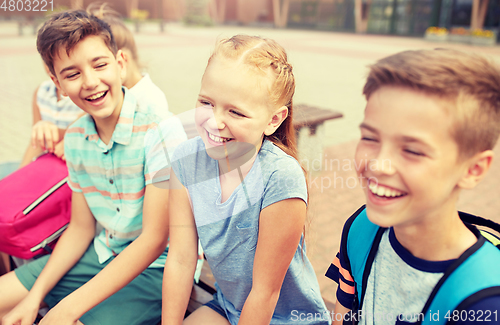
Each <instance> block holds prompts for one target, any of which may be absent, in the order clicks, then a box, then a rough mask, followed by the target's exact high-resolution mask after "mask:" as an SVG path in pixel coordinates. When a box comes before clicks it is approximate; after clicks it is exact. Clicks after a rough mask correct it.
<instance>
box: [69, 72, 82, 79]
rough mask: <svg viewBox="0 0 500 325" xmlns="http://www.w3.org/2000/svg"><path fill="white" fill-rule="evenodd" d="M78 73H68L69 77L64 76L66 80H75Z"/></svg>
mask: <svg viewBox="0 0 500 325" xmlns="http://www.w3.org/2000/svg"><path fill="white" fill-rule="evenodd" d="M78 74H79V73H78V72H75V73H70V74H69V75H67V76H66V79H75V78H76V77H77V76H78Z"/></svg>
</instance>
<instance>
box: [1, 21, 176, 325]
mask: <svg viewBox="0 0 500 325" xmlns="http://www.w3.org/2000/svg"><path fill="white" fill-rule="evenodd" d="M37 48H38V51H39V52H40V54H41V56H42V58H43V60H44V61H45V63H46V64H47V66H48V67H49V69H50V72H51V74H52V76H51V78H52V80H53V81H54V83H55V84H56V85H57V87H58V88H59V89H60V90H61V91H62V92H63V93H64V94H65V95H68V96H69V97H70V98H71V100H72V101H73V102H74V103H75V104H76V105H78V106H79V107H80V108H81V109H82V110H83V111H85V112H86V113H87V114H86V115H84V116H83V117H81V118H80V119H78V120H77V121H76V122H75V123H73V124H72V125H71V126H70V127H69V129H68V131H67V132H66V136H65V154H66V160H67V164H68V170H69V182H68V183H69V185H70V187H71V189H72V190H73V196H72V212H71V213H72V214H71V222H70V224H69V226H68V228H67V230H66V231H65V232H64V234H63V235H62V236H61V238H60V239H59V242H58V245H57V246H56V248H55V249H54V252H53V253H52V254H51V255H50V256H49V255H47V256H45V257H43V258H40V259H38V260H36V261H34V262H32V263H30V264H27V265H25V266H23V267H21V268H19V269H17V270H16V271H15V272H11V273H9V274H6V275H5V276H3V277H1V278H0V317H2V316H3V318H2V322H1V324H3V325H11V324H32V323H33V321H34V320H35V317H36V315H37V312H38V309H39V307H40V306H41V305H44V304H46V305H48V307H50V308H51V309H50V311H49V312H48V313H47V315H46V316H45V317H44V318H43V319H42V321H41V323H40V324H43V325H46V324H81V323H84V324H86V325H89V324H156V323H158V321H159V320H160V317H161V282H162V277H163V265H164V263H165V259H166V245H167V238H168V219H167V215H166V211H167V207H166V204H164V203H159V202H167V199H166V198H167V197H168V192H167V190H165V189H162V188H161V187H162V186H154V185H153V184H152V179H153V176H155V175H154V171H152V170H148V166H147V165H146V163H145V159H146V158H145V157H146V156H147V155H148V152H147V149H145V148H148V147H151V146H148V143H153V144H154V143H157V142H158V140H157V138H158V133H159V131H158V129H155V126H156V123H157V122H158V120H159V118H158V117H157V116H156V115H155V114H154V111H153V110H152V108H150V107H139V106H138V105H137V103H136V100H135V98H134V97H133V95H132V94H131V93H130V92H129V91H128V90H127V89H126V88H124V87H122V86H121V78H123V76H124V74H125V66H124V63H123V55H122V53H121V51H118V50H117V48H116V44H115V41H114V39H113V35H112V33H111V30H110V28H109V26H108V25H107V24H106V23H105V22H103V21H101V20H99V19H97V18H96V17H94V16H89V15H88V14H87V13H85V12H84V11H67V12H61V13H58V14H55V15H54V16H52V17H51V18H50V19H49V20H48V21H47V22H46V23H45V24H44V26H43V27H42V28H41V29H40V31H39V33H38V39H37ZM169 121H170V122H168V121H167V122H162V132H163V134H162V135H161V139H162V140H166V141H171V140H177V141H181V140H182V139H185V137H186V135H185V133H184V130H183V128H182V124H181V123H180V121H179V120H177V119H170V120H169ZM164 123H167V127H165V125H164ZM145 144H146V145H145ZM167 161H168V159H167ZM163 167H167V168H165V170H168V167H169V166H162V168H163ZM155 179H158V175H156V176H155ZM161 180H163V181H165V182H168V175H164V176H163V177H162V178H161ZM163 188H164V187H163ZM96 222H98V223H100V224H101V225H102V226H103V228H104V229H103V230H102V232H100V233H99V234H98V235H97V236H95V225H96Z"/></svg>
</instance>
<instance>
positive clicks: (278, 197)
mask: <svg viewBox="0 0 500 325" xmlns="http://www.w3.org/2000/svg"><path fill="white" fill-rule="evenodd" d="M274 163H275V164H276V166H265V167H264V166H262V167H261V168H262V169H263V170H264V169H265V168H269V167H271V168H270V170H272V174H271V175H270V177H269V180H268V181H267V184H265V190H264V197H263V201H262V209H264V208H265V207H267V206H269V205H271V204H274V203H276V202H279V201H282V200H286V199H291V198H298V199H302V200H303V201H304V202H305V203H306V204H307V185H306V178H305V175H304V172H303V170H302V168H301V167H300V165H299V163H298V162H297V161H296V160H295V159H294V158H292V157H290V156H286V157H282V158H280V159H278V160H276V161H275V162H274Z"/></svg>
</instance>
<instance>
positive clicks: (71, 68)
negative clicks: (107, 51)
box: [59, 55, 108, 74]
mask: <svg viewBox="0 0 500 325" xmlns="http://www.w3.org/2000/svg"><path fill="white" fill-rule="evenodd" d="M106 58H108V56H107V55H101V56H96V57H95V58H93V59H92V61H91V62H95V61H99V60H100V59H106ZM73 69H76V65H70V66H69V67H66V68H64V69H62V70H61V71H59V74H62V73H63V72H65V71H68V70H73Z"/></svg>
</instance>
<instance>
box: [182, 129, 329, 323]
mask: <svg viewBox="0 0 500 325" xmlns="http://www.w3.org/2000/svg"><path fill="white" fill-rule="evenodd" d="M172 168H173V170H174V172H175V174H176V176H177V177H178V178H179V180H180V181H181V182H182V184H183V185H184V186H185V187H186V188H187V189H188V191H189V196H190V199H191V203H192V209H193V213H194V217H195V221H196V227H197V231H198V236H199V238H200V241H201V245H202V247H203V249H204V252H205V256H206V258H207V261H208V263H209V265H210V268H211V270H212V272H213V274H214V277H215V279H216V281H217V283H216V288H217V301H218V303H219V304H220V305H221V307H222V308H223V309H224V310H225V312H226V314H227V316H228V319H229V322H230V323H231V324H237V323H238V320H239V316H240V313H241V310H242V308H243V305H244V303H245V300H246V298H247V296H248V294H249V293H250V290H251V288H252V272H253V261H254V256H255V250H256V246H257V238H258V233H259V217H260V212H261V210H262V209H264V208H265V207H267V206H269V205H271V204H273V203H276V202H278V201H281V200H285V199H289V198H299V199H302V200H303V201H304V202H307V187H306V182H305V177H304V174H303V171H302V169H301V167H300V165H299V164H298V162H297V161H296V160H295V159H294V158H292V157H290V156H288V155H286V154H285V153H284V152H283V151H282V150H281V149H279V148H278V147H277V146H275V145H274V144H272V143H271V142H269V141H267V140H265V141H264V143H263V144H262V147H261V149H260V151H259V153H258V155H257V157H256V160H255V162H254V164H253V166H252V168H251V170H250V171H249V173H248V174H247V176H246V177H245V179H244V180H243V182H242V183H241V184H240V185H239V186H238V187H237V188H236V189H235V190H234V192H233V193H232V194H231V196H230V197H229V198H228V199H227V200H226V201H225V202H221V188H220V180H219V167H218V162H217V161H216V160H214V159H212V158H210V157H209V156H208V155H207V153H206V151H205V145H204V144H203V141H202V140H201V138H199V137H197V138H194V139H191V140H189V141H187V142H184V143H182V144H181V145H179V147H178V148H177V149H176V151H175V153H174V157H173V159H172ZM294 311H295V312H294ZM301 313H302V314H303V315H305V314H306V313H317V314H318V315H322V316H321V317H324V316H325V315H327V311H326V307H325V305H324V302H323V300H322V298H321V294H320V289H319V285H318V282H317V279H316V275H315V273H314V270H313V268H312V266H311V264H310V262H309V260H308V259H307V257H306V255H305V248H304V247H302V242H301V243H300V245H299V246H298V247H297V250H296V252H295V256H294V258H293V260H292V262H291V264H290V266H289V268H288V271H287V273H286V276H285V279H284V281H283V285H282V290H281V293H280V298H279V300H278V303H277V305H276V309H275V313H274V315H273V319H272V322H271V323H272V324H292V323H294V324H329V321H328V320H324V319H323V318H320V317H319V316H317V317H316V319H315V320H314V321H308V320H306V317H304V316H303V317H302V319H303V320H302V321H301V320H300V318H299V315H301ZM295 318H296V321H294V319H295Z"/></svg>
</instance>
